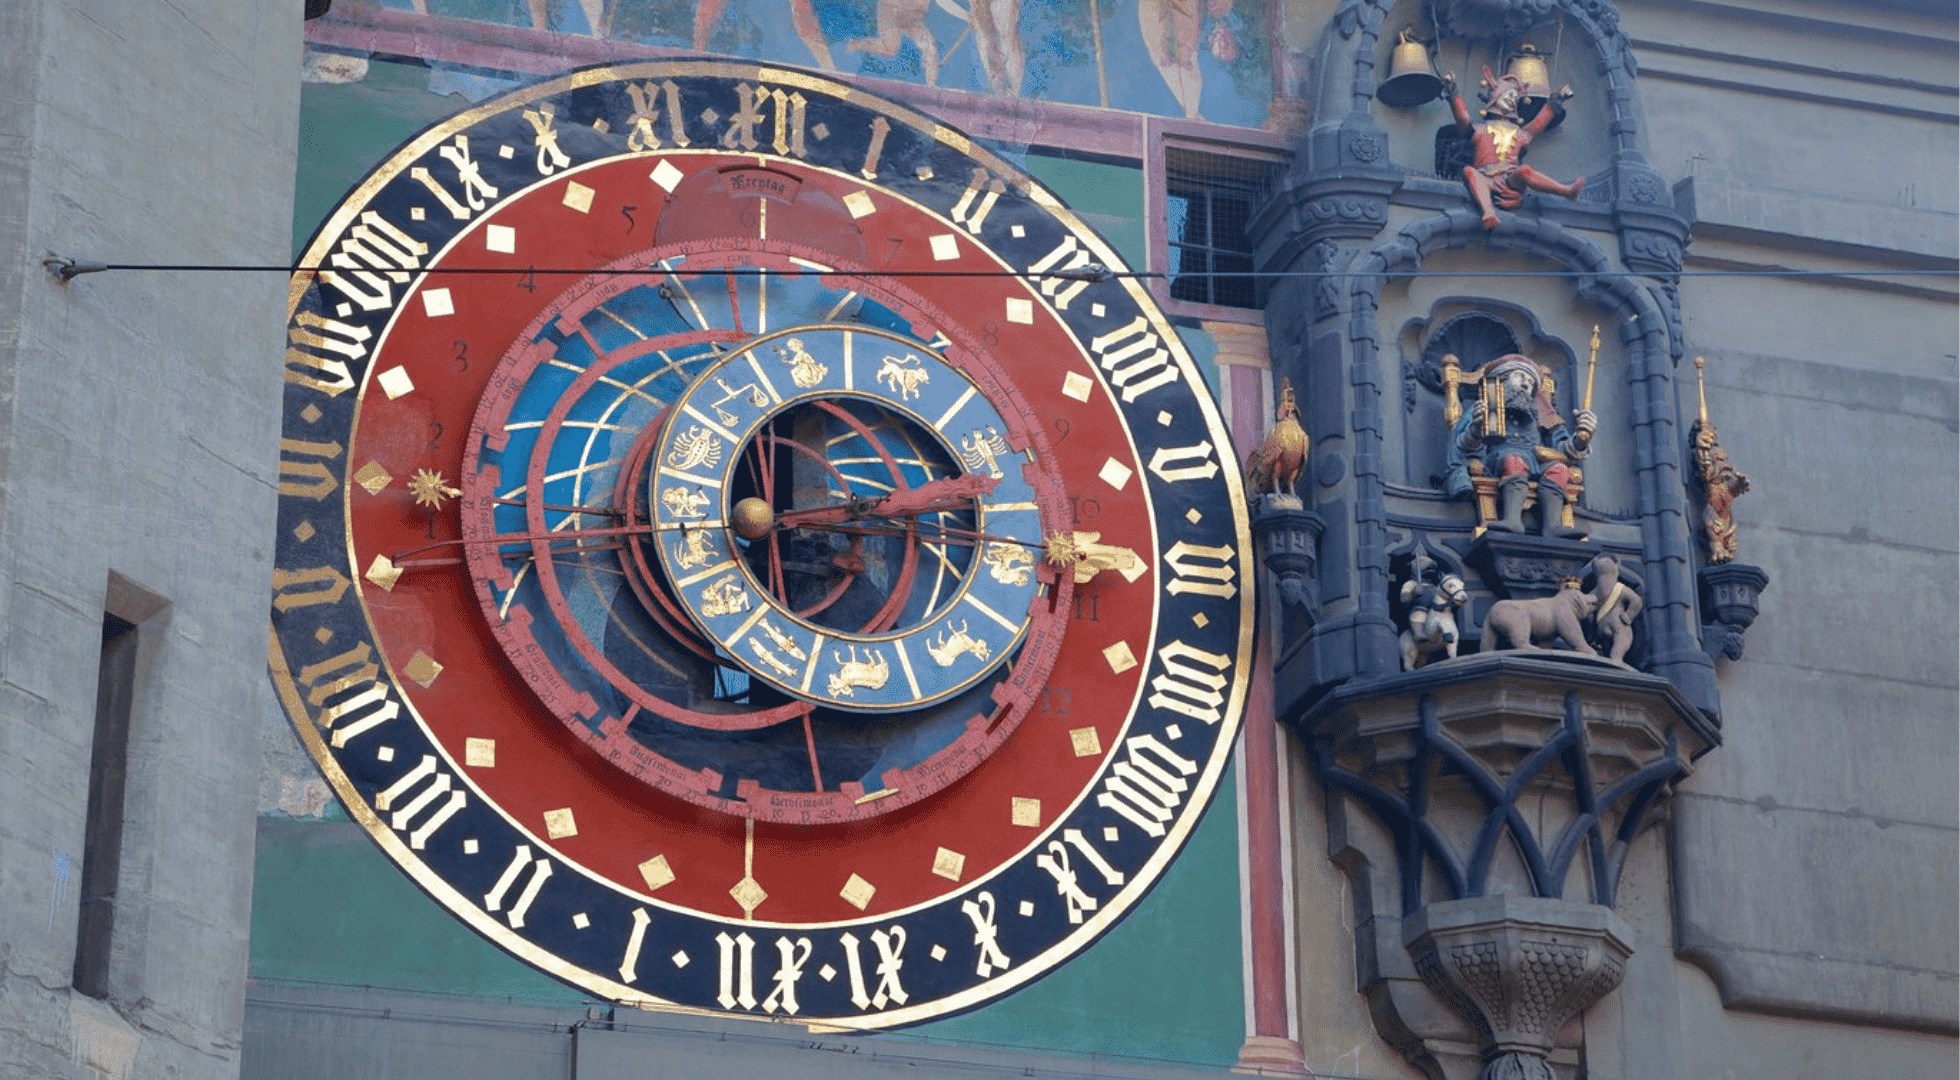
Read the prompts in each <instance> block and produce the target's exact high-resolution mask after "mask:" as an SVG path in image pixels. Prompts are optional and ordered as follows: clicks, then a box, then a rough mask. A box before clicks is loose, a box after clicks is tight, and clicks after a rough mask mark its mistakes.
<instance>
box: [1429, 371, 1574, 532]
mask: <svg viewBox="0 0 1960 1080" xmlns="http://www.w3.org/2000/svg"><path fill="white" fill-rule="evenodd" d="M1443 379H1444V384H1445V394H1444V399H1443V415H1444V417H1445V419H1447V420H1449V421H1450V423H1451V425H1452V426H1451V430H1450V446H1449V453H1448V460H1447V464H1448V471H1447V473H1446V474H1445V476H1444V489H1445V490H1446V491H1448V492H1449V493H1450V494H1451V495H1454V496H1457V497H1458V498H1464V497H1473V498H1477V499H1478V500H1479V514H1478V517H1479V519H1480V520H1482V521H1486V522H1487V524H1488V526H1489V527H1490V528H1493V529H1502V530H1504V531H1506V532H1523V531H1525V525H1524V511H1525V506H1526V504H1527V503H1528V502H1530V501H1531V499H1530V495H1531V494H1532V487H1533V485H1534V484H1535V485H1536V488H1537V507H1538V514H1539V532H1540V534H1541V535H1544V536H1578V535H1580V533H1579V532H1578V530H1576V529H1573V528H1572V527H1571V526H1570V525H1569V524H1568V522H1569V521H1570V514H1569V513H1568V511H1569V509H1570V504H1571V503H1572V502H1573V501H1575V500H1576V498H1577V495H1578V487H1577V485H1578V482H1579V476H1578V470H1577V469H1575V468H1573V465H1574V464H1575V463H1577V462H1579V461H1581V460H1583V459H1584V458H1585V456H1586V453H1587V451H1588V449H1589V448H1590V447H1591V445H1592V438H1593V433H1594V432H1595V431H1597V430H1598V429H1599V418H1598V417H1597V416H1595V415H1594V414H1593V412H1592V410H1591V409H1583V408H1582V409H1580V410H1579V411H1578V412H1577V413H1575V414H1574V415H1573V417H1572V426H1571V427H1567V426H1566V424H1565V420H1564V419H1563V418H1562V417H1560V416H1559V413H1558V408H1557V406H1556V405H1555V403H1554V401H1553V397H1554V393H1555V387H1554V386H1553V383H1552V378H1551V375H1550V373H1548V372H1547V371H1546V370H1545V369H1544V368H1542V367H1540V366H1539V364H1538V363H1537V362H1536V361H1534V360H1532V359H1531V358H1530V357H1528V356H1523V355H1520V354H1518V353H1511V354H1509V355H1506V356H1500V357H1498V358H1497V359H1495V360H1493V361H1491V362H1490V363H1489V364H1487V365H1485V366H1484V367H1482V368H1479V369H1473V370H1470V371H1466V372H1459V370H1458V368H1457V360H1456V357H1455V356H1445V357H1444V358H1443ZM1459 383H1462V384H1475V385H1476V386H1477V387H1478V388H1479V390H1480V393H1479V395H1478V398H1477V402H1476V404H1475V405H1473V406H1471V408H1470V409H1469V410H1468V411H1467V412H1466V411H1464V409H1463V404H1462V401H1461V400H1460V399H1459V398H1458V397H1457V394H1456V388H1457V386H1458V384H1459ZM1479 481H1482V482H1483V483H1482V484H1481V485H1480V483H1479ZM1493 484H1494V485H1495V491H1494V493H1487V492H1486V491H1485V490H1480V487H1483V488H1489V487H1490V486H1491V485H1493ZM1489 494H1495V496H1496V506H1495V507H1494V508H1492V509H1494V510H1495V513H1494V514H1492V513H1490V512H1488V511H1487V510H1486V508H1485V506H1484V505H1483V500H1485V499H1487V498H1488V497H1489Z"/></svg>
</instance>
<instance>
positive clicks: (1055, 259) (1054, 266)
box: [1028, 236, 1089, 311]
mask: <svg viewBox="0 0 1960 1080" xmlns="http://www.w3.org/2000/svg"><path fill="white" fill-rule="evenodd" d="M1087 265H1089V250H1088V249H1087V248H1085V247H1083V246H1082V245H1081V244H1080V243H1078V242H1077V241H1076V239H1075V237H1073V236H1064V237H1062V242H1061V243H1059V244H1056V245H1055V250H1053V251H1051V252H1049V253H1048V254H1046V255H1043V256H1042V257H1041V258H1040V259H1039V260H1037V261H1036V262H1035V264H1034V265H1032V266H1030V267H1028V276H1030V277H1032V278H1033V279H1034V282H1035V287H1036V288H1038V289H1040V290H1041V295H1043V296H1045V297H1047V298H1048V299H1049V300H1050V301H1052V302H1053V303H1054V305H1055V310H1057V311H1067V310H1068V305H1069V301H1071V300H1073V299H1075V298H1076V296H1077V295H1078V294H1080V293H1081V292H1082V290H1084V289H1086V288H1088V287H1089V282H1088V281H1087V280H1085V279H1082V278H1065V277H1057V276H1052V275H1053V274H1054V272H1055V271H1058V270H1062V271H1066V270H1080V269H1081V268H1083V267H1085V266H1087Z"/></svg>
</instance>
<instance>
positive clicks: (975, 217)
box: [952, 168, 1007, 236]
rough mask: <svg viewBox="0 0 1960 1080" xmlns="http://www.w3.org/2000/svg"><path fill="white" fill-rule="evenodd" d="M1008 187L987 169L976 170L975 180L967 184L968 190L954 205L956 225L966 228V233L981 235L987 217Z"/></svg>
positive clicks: (963, 192)
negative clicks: (981, 228)
mask: <svg viewBox="0 0 1960 1080" xmlns="http://www.w3.org/2000/svg"><path fill="white" fill-rule="evenodd" d="M1006 190H1007V185H1005V184H1003V183H1001V182H1000V180H999V179H998V178H996V177H995V176H993V175H992V174H990V173H988V172H987V170H985V169H978V168H976V169H974V170H973V178H972V179H970V180H968V181H967V182H966V190H965V191H962V192H960V201H959V202H956V203H954V204H953V213H952V218H953V221H954V222H955V223H956V224H959V225H964V226H966V231H967V232H970V233H972V234H973V235H975V236H978V235H980V227H981V226H982V225H983V224H984V223H985V222H986V220H987V215H988V214H991V213H993V210H994V203H996V202H998V201H1000V196H1001V192H1003V191H1006Z"/></svg>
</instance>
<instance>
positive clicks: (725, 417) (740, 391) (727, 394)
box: [709, 375, 769, 424]
mask: <svg viewBox="0 0 1960 1080" xmlns="http://www.w3.org/2000/svg"><path fill="white" fill-rule="evenodd" d="M715 385H716V386H719V387H721V389H722V391H723V392H722V395H721V396H720V397H718V398H716V399H715V400H714V401H712V402H710V403H709V407H710V408H712V409H714V411H715V415H716V416H718V417H720V418H721V422H722V423H724V424H732V423H734V422H735V421H737V420H740V419H741V417H739V416H736V415H735V414H734V413H732V412H729V411H728V410H727V409H724V408H722V405H724V404H726V403H727V402H729V401H731V400H733V399H735V398H738V397H743V396H747V398H748V401H749V404H750V405H752V406H754V407H756V408H758V409H760V408H762V407H763V406H765V405H768V404H769V395H767V394H764V393H763V392H762V391H761V389H759V388H758V387H757V386H756V385H755V384H754V383H752V382H748V383H743V384H742V385H740V386H730V385H728V383H726V382H725V381H723V380H722V377H721V376H719V375H717V376H715Z"/></svg>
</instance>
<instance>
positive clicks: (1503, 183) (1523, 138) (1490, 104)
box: [1443, 66, 1586, 229]
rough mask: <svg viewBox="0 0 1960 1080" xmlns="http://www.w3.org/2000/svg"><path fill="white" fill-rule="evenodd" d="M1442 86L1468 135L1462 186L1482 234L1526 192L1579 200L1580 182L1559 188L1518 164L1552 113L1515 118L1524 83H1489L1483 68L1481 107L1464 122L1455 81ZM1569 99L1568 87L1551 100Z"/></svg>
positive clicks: (1501, 79) (1545, 109)
mask: <svg viewBox="0 0 1960 1080" xmlns="http://www.w3.org/2000/svg"><path fill="white" fill-rule="evenodd" d="M1443 83H1444V85H1445V87H1446V88H1447V90H1448V93H1449V95H1450V111H1451V113H1452V114H1453V115H1455V117H1456V122H1457V124H1459V125H1460V126H1461V127H1462V128H1463V129H1464V130H1465V131H1467V132H1468V133H1469V135H1470V147H1471V150H1472V153H1473V154H1474V155H1475V156H1474V157H1473V158H1472V163H1471V164H1469V165H1465V166H1464V167H1463V182H1464V183H1465V184H1466V185H1468V186H1469V188H1470V196H1471V197H1472V198H1474V199H1476V200H1477V208H1478V209H1479V210H1482V211H1483V212H1484V228H1486V229H1495V228H1496V227H1497V220H1498V219H1497V207H1500V206H1501V207H1503V208H1504V209H1506V210H1515V209H1517V207H1518V204H1519V203H1521V202H1523V201H1524V192H1525V189H1526V188H1531V189H1534V190H1537V191H1549V192H1551V193H1552V194H1554V195H1563V196H1565V197H1566V198H1568V199H1576V198H1578V197H1579V192H1580V191H1581V190H1582V189H1584V188H1585V186H1586V179H1585V177H1583V176H1582V177H1580V178H1579V179H1578V180H1575V181H1573V182H1572V183H1570V184H1561V183H1559V182H1558V181H1557V180H1554V179H1552V178H1551V177H1549V176H1546V175H1545V174H1544V173H1541V172H1539V171H1538V170H1537V169H1534V168H1532V167H1531V166H1529V165H1526V164H1524V155H1525V151H1527V150H1529V149H1530V148H1531V142H1532V140H1533V139H1535V138H1537V137H1538V136H1539V135H1542V134H1544V132H1545V129H1546V128H1548V127H1550V126H1551V124H1552V117H1553V115H1554V112H1555V110H1554V109H1553V108H1552V107H1551V103H1550V102H1547V103H1545V104H1544V105H1543V106H1542V107H1540V108H1539V110H1538V111H1537V112H1536V113H1535V114H1533V115H1532V117H1531V119H1530V120H1525V119H1523V118H1521V117H1520V115H1519V113H1518V108H1519V105H1520V104H1521V103H1522V102H1523V101H1524V99H1525V96H1526V89H1525V84H1524V80H1522V79H1520V78H1518V77H1517V76H1516V75H1503V76H1496V77H1493V76H1492V75H1491V73H1490V68H1489V67H1488V66H1486V67H1485V68H1484V78H1483V84H1482V85H1483V87H1484V91H1483V95H1482V96H1483V99H1484V101H1485V102H1486V104H1485V105H1484V107H1483V108H1482V109H1481V110H1479V111H1478V114H1477V115H1478V116H1479V117H1480V118H1481V120H1480V121H1472V120H1471V119H1470V110H1469V108H1468V107H1467V106H1466V105H1464V103H1463V95H1462V94H1460V93H1458V92H1457V89H1456V76H1455V75H1453V74H1450V73H1447V72H1446V73H1444V75H1443ZM1571 96H1572V88H1571V87H1570V86H1563V87H1560V88H1559V91H1558V94H1557V95H1556V97H1557V98H1558V100H1560V101H1564V100H1566V99H1567V98H1570V97H1571Z"/></svg>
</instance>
